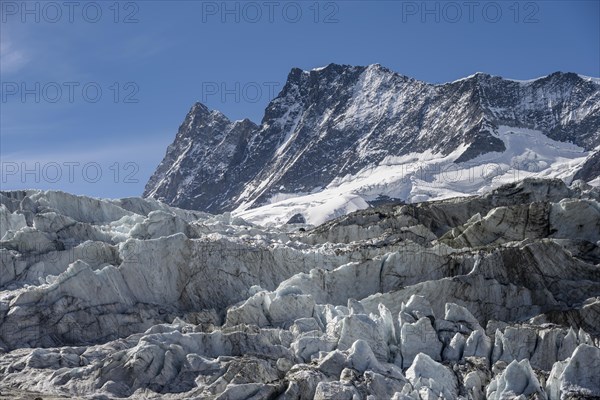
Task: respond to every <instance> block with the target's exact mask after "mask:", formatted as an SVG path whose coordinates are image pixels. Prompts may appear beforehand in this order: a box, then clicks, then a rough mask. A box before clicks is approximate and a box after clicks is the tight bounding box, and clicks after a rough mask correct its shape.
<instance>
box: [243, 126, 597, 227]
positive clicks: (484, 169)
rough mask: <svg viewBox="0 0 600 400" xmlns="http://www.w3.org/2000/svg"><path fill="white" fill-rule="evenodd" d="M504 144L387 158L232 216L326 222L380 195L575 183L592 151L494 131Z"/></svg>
mask: <svg viewBox="0 0 600 400" xmlns="http://www.w3.org/2000/svg"><path fill="white" fill-rule="evenodd" d="M494 134H495V136H496V137H498V138H499V139H500V140H502V142H503V143H504V146H505V148H506V150H505V151H503V152H491V153H486V154H483V155H480V156H478V157H476V158H474V159H472V160H469V161H468V162H462V163H456V162H455V161H456V160H457V158H458V157H459V156H460V155H461V154H462V153H463V152H464V150H465V147H464V146H459V147H458V148H457V149H456V150H455V151H453V152H452V153H450V154H448V155H445V156H444V155H442V154H432V152H425V153H411V154H408V155H406V156H402V157H387V158H386V159H384V160H383V161H382V162H381V163H380V164H379V165H377V166H375V167H368V168H365V169H363V170H361V171H359V172H358V173H357V174H354V175H346V176H344V177H341V178H337V179H334V180H333V181H332V182H331V183H330V184H329V185H327V186H326V187H325V188H323V189H322V190H320V191H318V192H316V193H311V194H301V195H299V196H298V195H297V196H295V195H294V194H293V193H279V194H277V195H274V196H273V201H271V202H270V204H267V205H264V206H261V207H257V208H247V207H248V206H247V205H245V206H242V207H240V208H238V209H236V210H235V211H233V215H236V216H240V217H242V218H244V219H246V220H248V221H251V222H253V223H256V224H261V225H280V224H285V223H286V222H287V221H288V220H289V219H290V218H291V217H292V216H294V215H296V214H300V215H302V216H303V217H304V219H305V221H306V222H307V223H308V224H312V225H320V224H322V223H323V222H325V221H328V220H330V219H333V218H336V217H338V216H341V215H344V214H347V213H349V212H352V211H356V210H358V209H364V208H367V207H369V202H372V201H374V200H377V199H378V198H380V197H381V196H387V197H389V198H392V199H397V200H401V201H404V202H411V203H412V202H422V201H428V200H440V199H446V198H450V197H457V196H469V195H473V194H478V193H484V192H487V191H489V190H491V189H493V188H496V187H498V186H500V185H503V184H505V183H510V182H516V181H518V180H521V179H524V178H526V177H530V176H543V177H547V178H560V179H563V180H565V181H566V182H568V183H570V182H571V180H572V178H573V176H574V174H575V173H576V172H577V170H578V168H579V167H580V165H581V164H582V163H583V162H584V161H585V159H586V158H587V156H588V155H589V153H590V152H588V151H585V150H584V149H583V148H581V147H579V146H576V145H574V144H570V143H563V142H558V141H556V140H552V139H550V138H548V137H547V136H545V135H544V134H543V133H541V132H540V131H536V130H532V129H525V128H511V127H508V126H499V127H498V129H497V131H496V132H494Z"/></svg>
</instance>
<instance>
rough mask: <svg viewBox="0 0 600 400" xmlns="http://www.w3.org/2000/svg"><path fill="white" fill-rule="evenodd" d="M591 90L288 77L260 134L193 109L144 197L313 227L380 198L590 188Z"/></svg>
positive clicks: (557, 78) (573, 79)
mask: <svg viewBox="0 0 600 400" xmlns="http://www.w3.org/2000/svg"><path fill="white" fill-rule="evenodd" d="M599 149H600V80H599V79H597V78H588V77H584V76H580V75H577V74H574V73H561V72H557V73H553V74H551V75H549V76H546V77H543V78H539V79H534V80H530V81H514V80H509V79H503V78H500V77H496V76H490V75H487V74H482V73H477V74H475V75H472V76H469V77H467V78H463V79H460V80H457V81H455V82H450V83H446V84H429V83H425V82H421V81H417V80H415V79H411V78H408V77H406V76H402V75H399V74H397V73H395V72H392V71H390V70H388V69H386V68H384V67H382V66H380V65H378V64H375V65H370V66H368V67H356V66H346V65H336V64H330V65H328V66H327V67H325V68H320V69H315V70H312V71H303V70H300V69H297V68H294V69H292V70H291V72H290V73H289V76H288V79H287V82H286V84H285V86H284V88H283V89H282V91H281V93H279V95H278V96H277V97H276V98H275V99H274V100H273V101H271V102H270V104H269V105H268V106H267V108H266V110H265V114H264V117H263V120H262V122H261V124H260V125H256V124H254V123H253V122H251V121H249V120H247V119H246V120H243V121H235V122H232V121H230V120H228V119H227V117H225V116H224V115H223V114H222V113H220V112H218V111H211V110H209V109H207V107H205V106H204V105H202V104H200V103H197V104H195V105H194V106H193V107H192V109H191V110H190V112H189V113H188V115H187V116H186V118H185V121H184V123H183V124H182V125H181V127H180V128H179V131H178V133H177V136H176V138H175V141H174V142H173V143H172V144H171V145H170V146H169V148H168V149H167V153H166V156H165V158H164V159H163V161H162V162H161V164H160V165H159V167H158V168H157V170H156V172H155V173H154V175H153V176H152V177H151V179H150V180H149V182H148V183H147V185H146V189H145V192H144V196H146V197H153V198H156V199H160V200H163V201H165V202H167V203H168V204H171V205H174V206H177V207H183V208H188V209H195V210H202V211H208V212H224V211H233V212H234V214H235V215H241V216H243V217H244V218H246V219H248V220H251V221H254V222H258V223H263V224H265V223H276V224H281V223H285V222H287V221H288V220H289V219H290V218H292V217H293V218H294V220H297V221H302V220H305V221H307V222H309V223H312V224H315V225H316V224H319V223H322V222H324V221H326V220H328V219H331V218H333V217H335V216H337V215H343V214H346V213H347V212H349V211H353V210H356V209H362V208H366V207H368V205H369V204H372V203H374V202H377V201H385V200H386V199H388V198H394V199H399V200H403V201H407V202H415V201H423V200H428V199H441V198H447V197H451V196H456V195H468V194H475V193H481V192H484V191H486V190H489V189H490V188H493V187H497V186H499V185H500V184H502V183H506V182H512V181H515V180H518V179H523V178H525V177H527V176H531V175H539V176H545V177H560V178H562V179H564V180H566V181H570V180H571V179H572V178H573V177H574V176H575V175H576V174H577V175H578V177H579V178H582V179H585V180H587V181H592V180H594V179H596V178H597V177H598V175H600V166H599V163H598V157H599V156H598V150H599Z"/></svg>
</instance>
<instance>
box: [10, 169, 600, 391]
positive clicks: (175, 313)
mask: <svg viewBox="0 0 600 400" xmlns="http://www.w3.org/2000/svg"><path fill="white" fill-rule="evenodd" d="M599 201H600V189H598V188H592V187H591V186H589V185H586V184H584V183H582V182H581V181H577V182H574V183H573V184H572V185H571V186H570V187H568V186H566V185H565V184H564V182H562V181H561V180H558V179H555V180H544V179H526V180H523V181H520V182H518V183H515V184H508V185H504V186H502V187H500V188H498V189H496V190H494V191H492V192H489V193H486V194H484V195H480V196H473V197H467V198H456V199H449V200H442V201H432V202H422V203H418V204H407V205H389V204H388V205H383V206H378V207H374V208H370V209H368V210H361V211H358V212H356V213H351V214H349V215H347V216H344V217H341V218H337V219H335V220H332V221H330V222H328V223H326V224H324V225H322V226H319V227H317V228H314V229H308V230H306V231H304V230H302V229H298V226H293V225H284V226H282V227H261V226H255V225H252V224H249V223H247V222H246V221H244V220H243V219H241V218H236V217H232V216H231V215H230V214H228V213H225V214H222V215H216V216H215V215H209V214H206V213H201V212H194V211H186V210H181V209H177V208H173V207H169V206H167V205H165V204H163V203H160V202H158V201H156V200H153V199H141V198H128V199H120V200H100V199H92V198H88V197H83V196H74V195H70V194H66V193H62V192H52V191H48V192H44V191H38V190H28V191H15V192H0V227H1V231H0V399H7V400H8V399H10V400H13V399H25V398H27V399H34V398H38V397H39V398H43V399H59V398H65V397H67V398H71V399H117V398H129V399H132V400H133V399H140V400H141V399H144V400H145V399H173V400H175V399H182V400H183V399H186V400H188V399H215V400H216V399H221V400H223V399H229V400H243V399H244V400H245V399H278V400H312V399H316V400H326V399H358V400H371V399H396V400H401V399H402V400H409V399H412V400H422V399H444V400H455V399H461V400H473V399H488V400H500V399H513V398H518V399H540V400H548V399H549V400H559V399H563V400H564V399H598V398H600V381H599V380H598V376H600V320H599V319H598V315H600V273H599V271H600V203H599Z"/></svg>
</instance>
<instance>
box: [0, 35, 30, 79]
mask: <svg viewBox="0 0 600 400" xmlns="http://www.w3.org/2000/svg"><path fill="white" fill-rule="evenodd" d="M28 61H29V58H28V57H27V53H26V52H25V50H23V49H22V48H19V47H18V46H16V45H15V43H14V42H13V41H11V40H10V39H8V38H7V37H6V34H5V35H2V37H0V71H2V74H12V73H15V72H18V71H19V70H20V69H21V68H23V67H24V66H25V64H27V62H28Z"/></svg>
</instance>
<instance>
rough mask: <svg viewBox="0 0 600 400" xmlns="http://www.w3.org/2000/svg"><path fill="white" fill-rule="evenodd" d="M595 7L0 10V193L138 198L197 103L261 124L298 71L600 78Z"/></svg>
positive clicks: (208, 5) (444, 77)
mask: <svg viewBox="0 0 600 400" xmlns="http://www.w3.org/2000/svg"><path fill="white" fill-rule="evenodd" d="M599 4H600V2H599V1H597V0H594V1H535V2H531V1H529V2H528V1H523V2H514V1H506V2H504V1H496V2H494V1H475V2H470V3H467V2H463V1H459V2H435V1H432V2H426V3H423V2H421V1H418V2H413V1H372V0H371V1H333V2H328V1H321V2H318V3H317V2H314V1H297V2H293V1H292V2H287V1H272V2H265V1H257V2H252V1H251V2H236V1H229V2H226V3H225V2H221V1H218V2H211V1H209V2H202V1H131V2H128V1H122V2H118V3H116V2H114V1H95V2H94V1H89V2H88V1H79V2H78V5H77V6H75V5H73V6H65V5H64V2H62V1H58V2H22V1H3V2H2V3H1V7H2V16H1V18H2V20H1V28H0V29H1V30H0V50H1V53H0V80H1V83H2V86H1V88H0V89H1V96H0V97H1V99H0V107H1V109H0V158H1V159H0V165H1V167H2V169H1V171H0V172H1V176H0V186H1V187H2V189H3V190H8V189H19V188H44V189H59V190H65V191H68V192H72V193H77V194H86V195H91V196H99V197H124V196H137V195H140V194H141V193H142V191H143V187H144V184H145V182H146V181H147V179H148V177H149V176H150V175H151V173H152V172H153V170H154V168H155V167H156V166H157V165H158V163H159V162H160V160H161V159H162V157H163V156H164V153H165V150H166V146H167V145H168V144H169V143H171V142H172V140H173V138H174V136H175V133H176V132H177V128H178V127H179V124H180V123H181V122H182V120H183V118H184V116H185V114H186V113H187V111H188V110H189V108H190V107H191V105H192V104H193V103H194V102H195V101H202V102H204V103H205V104H207V105H208V106H209V107H210V108H214V109H219V110H221V111H222V112H224V113H225V114H226V115H227V116H228V117H230V118H232V119H241V118H244V117H248V118H250V119H252V120H254V121H255V122H260V119H261V118H262V113H263V110H264V108H265V106H266V104H267V103H268V102H269V100H270V99H271V98H272V97H273V94H274V93H277V92H278V91H279V90H280V89H281V88H282V87H283V84H284V82H285V79H286V76H287V74H288V72H289V70H290V69H291V68H292V67H300V68H303V69H311V68H315V67H319V66H323V65H326V64H328V63H330V62H335V63H342V64H353V65H368V64H373V63H380V64H382V65H384V66H386V67H388V68H390V69H392V70H394V71H397V72H399V73H402V74H404V75H408V76H411V77H414V78H417V79H421V80H424V81H429V82H440V83H441V82H447V81H452V80H455V79H458V78H460V77H464V76H467V75H470V74H472V73H474V72H478V71H482V72H487V73H490V74H493V75H502V76H505V77H509V78H515V79H530V78H535V77H538V76H543V75H547V74H549V73H551V72H554V71H573V72H577V73H580V74H583V75H589V76H595V77H598V76H600V26H599V23H600V6H599Z"/></svg>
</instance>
